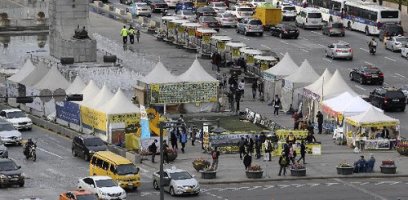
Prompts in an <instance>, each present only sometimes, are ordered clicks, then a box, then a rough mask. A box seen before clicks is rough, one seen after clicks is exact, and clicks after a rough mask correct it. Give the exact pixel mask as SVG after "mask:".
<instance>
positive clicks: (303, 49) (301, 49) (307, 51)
mask: <svg viewBox="0 0 408 200" xmlns="http://www.w3.org/2000/svg"><path fill="white" fill-rule="evenodd" d="M300 50H302V51H304V52H309V51H308V50H306V49H300Z"/></svg>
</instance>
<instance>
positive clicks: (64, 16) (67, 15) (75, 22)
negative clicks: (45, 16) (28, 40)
mask: <svg viewBox="0 0 408 200" xmlns="http://www.w3.org/2000/svg"><path fill="white" fill-rule="evenodd" d="M49 20H50V54H51V56H54V57H55V58H57V59H61V58H74V61H75V62H95V61H96V40H95V39H93V38H92V37H90V36H89V35H88V31H87V29H88V30H89V23H88V22H89V0H50V3H49ZM79 27H81V29H79Z"/></svg>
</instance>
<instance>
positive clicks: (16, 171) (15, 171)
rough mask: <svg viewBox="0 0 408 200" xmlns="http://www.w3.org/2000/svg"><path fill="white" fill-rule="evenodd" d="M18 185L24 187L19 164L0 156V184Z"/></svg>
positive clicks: (2, 185) (3, 185)
mask: <svg viewBox="0 0 408 200" xmlns="http://www.w3.org/2000/svg"><path fill="white" fill-rule="evenodd" d="M11 185H18V186H20V187H24V176H23V175H22V172H21V166H18V165H17V164H16V163H15V162H14V161H13V160H11V159H9V158H0V186H1V187H5V186H11Z"/></svg>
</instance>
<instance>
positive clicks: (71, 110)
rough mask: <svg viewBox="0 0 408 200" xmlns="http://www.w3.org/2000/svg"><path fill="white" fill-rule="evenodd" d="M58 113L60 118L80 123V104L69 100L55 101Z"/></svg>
mask: <svg viewBox="0 0 408 200" xmlns="http://www.w3.org/2000/svg"><path fill="white" fill-rule="evenodd" d="M55 109H56V115H57V118H58V119H62V120H64V121H66V122H69V123H72V124H76V125H80V122H81V121H80V110H79V105H78V104H76V103H73V102H69V101H63V102H56V103H55Z"/></svg>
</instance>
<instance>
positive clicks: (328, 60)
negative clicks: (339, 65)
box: [323, 58, 332, 63]
mask: <svg viewBox="0 0 408 200" xmlns="http://www.w3.org/2000/svg"><path fill="white" fill-rule="evenodd" d="M323 60H325V61H327V62H329V63H331V62H332V61H331V60H330V59H328V58H323Z"/></svg>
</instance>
